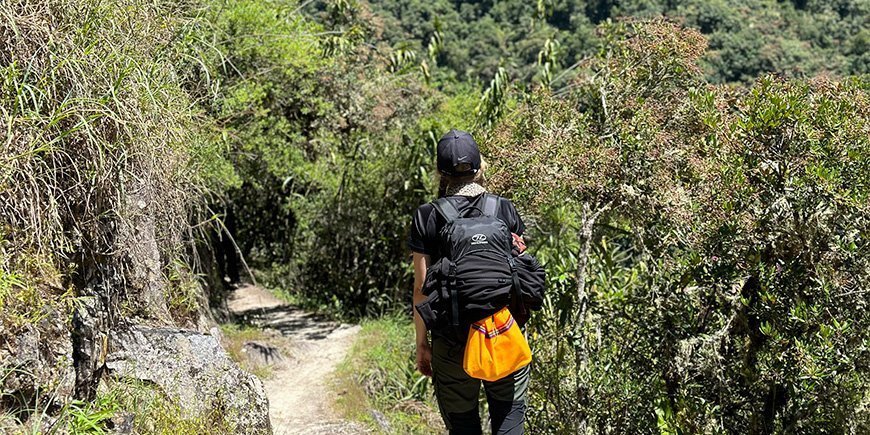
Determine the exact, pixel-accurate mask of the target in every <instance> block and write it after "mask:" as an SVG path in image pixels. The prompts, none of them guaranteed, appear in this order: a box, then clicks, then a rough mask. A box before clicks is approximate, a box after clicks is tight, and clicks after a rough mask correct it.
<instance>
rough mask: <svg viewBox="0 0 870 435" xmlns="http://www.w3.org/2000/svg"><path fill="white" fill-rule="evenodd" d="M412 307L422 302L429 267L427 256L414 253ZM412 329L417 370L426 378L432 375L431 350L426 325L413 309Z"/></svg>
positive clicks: (424, 297)
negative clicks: (415, 331) (414, 332)
mask: <svg viewBox="0 0 870 435" xmlns="http://www.w3.org/2000/svg"><path fill="white" fill-rule="evenodd" d="M413 261H414V305H417V304H419V303H420V302H423V301H424V300H425V299H426V296H423V283H424V282H425V281H426V268H427V267H429V261H430V259H429V256H428V255H425V254H420V253H419V252H414V256H413ZM414 328H415V329H416V330H417V340H416V343H417V370H419V371H420V373H423V374H424V375H426V376H430V375H431V374H432V369H431V366H430V365H429V364H430V361H431V359H432V350H431V347H430V346H429V339H428V338H427V337H426V325H425V324H424V323H423V318H421V317H420V314H418V313H417V309H416V308H414Z"/></svg>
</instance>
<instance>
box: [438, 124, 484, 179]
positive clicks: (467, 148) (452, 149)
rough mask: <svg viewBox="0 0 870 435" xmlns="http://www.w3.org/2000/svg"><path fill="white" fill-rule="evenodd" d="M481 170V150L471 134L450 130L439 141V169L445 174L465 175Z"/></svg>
mask: <svg viewBox="0 0 870 435" xmlns="http://www.w3.org/2000/svg"><path fill="white" fill-rule="evenodd" d="M479 170H480V150H479V149H478V148H477V142H475V141H474V138H473V137H471V135H470V134H468V133H467V132H464V131H461V130H456V129H453V130H450V131H448V132H447V134H445V135H444V136H442V137H441V140H439V141H438V171H439V172H441V173H442V174H444V175H450V176H454V177H463V176H467V175H474V174H476V173H477V171H479Z"/></svg>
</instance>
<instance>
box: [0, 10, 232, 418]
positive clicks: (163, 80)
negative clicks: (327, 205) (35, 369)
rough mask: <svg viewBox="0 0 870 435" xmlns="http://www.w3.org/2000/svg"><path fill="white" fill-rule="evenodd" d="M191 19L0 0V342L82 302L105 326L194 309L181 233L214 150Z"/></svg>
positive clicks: (173, 316)
mask: <svg viewBox="0 0 870 435" xmlns="http://www.w3.org/2000/svg"><path fill="white" fill-rule="evenodd" d="M191 10H192V7H191V4H188V3H187V2H185V1H182V2H173V1H169V0H157V1H151V0H28V1H25V0H7V1H2V2H0V47H2V48H0V132H2V133H0V143H2V148H0V342H3V341H4V339H5V338H7V337H9V336H11V335H14V334H16V331H18V329H19V328H21V327H22V326H24V325H27V324H30V325H36V327H38V328H42V326H40V325H41V323H43V322H41V320H43V319H45V318H46V316H47V313H60V314H61V315H62V316H68V315H69V314H70V313H71V312H72V308H73V306H74V302H75V301H76V300H78V299H79V298H83V297H88V298H90V297H94V298H97V299H99V300H101V301H104V302H103V303H104V304H105V306H103V307H102V308H101V309H102V310H103V311H106V312H104V313H101V315H105V316H107V317H108V318H109V319H118V318H120V317H122V316H123V317H124V318H125V319H129V318H130V316H138V317H142V318H152V319H158V320H159V321H162V322H172V321H176V322H178V321H180V320H184V319H191V318H194V317H195V316H194V314H196V313H197V312H198V310H201V309H202V304H203V298H202V291H201V289H200V288H199V286H198V284H197V282H196V281H197V276H196V275H195V273H194V272H193V271H192V270H193V268H192V267H191V266H189V265H190V264H191V263H192V262H193V261H192V259H191V258H190V257H189V253H190V252H192V251H193V250H192V249H191V243H192V241H193V239H194V234H193V232H194V229H193V228H192V226H191V225H190V224H191V222H195V221H198V219H199V217H200V216H203V215H204V213H203V209H204V208H205V207H204V203H205V201H206V199H207V197H208V195H209V190H208V187H207V186H208V185H210V183H213V182H217V181H215V180H217V178H218V177H220V175H215V173H213V172H209V171H211V169H210V168H220V167H221V162H222V157H221V155H220V154H219V153H216V152H213V150H214V148H213V146H214V145H213V141H212V138H211V137H210V136H211V135H212V130H211V126H212V124H210V121H208V120H207V118H205V117H204V116H203V115H201V114H200V113H199V111H198V109H197V106H196V104H194V101H192V99H191V97H190V94H189V92H188V90H187V89H185V78H184V77H185V75H186V74H187V73H186V72H185V71H187V70H188V69H187V68H188V66H189V63H192V62H195V61H194V60H191V59H190V58H189V53H188V52H187V51H186V50H187V48H186V47H187V46H186V45H185V43H184V42H185V41H184V38H185V35H187V34H188V32H187V30H186V27H185V26H188V25H191V24H192V23H194V22H195V21H196V19H195V18H188V17H189V15H190V11H191ZM200 228H201V227H200ZM155 283H157V284H155ZM155 289H156V292H158V293H162V294H161V297H162V298H163V299H164V300H165V305H166V307H163V308H162V310H163V312H165V313H169V314H167V315H166V316H162V317H161V316H157V315H155V314H154V313H156V312H159V310H157V309H155V308H154V305H156V304H154V303H153V301H154V299H153V298H149V297H144V296H143V295H144V293H145V292H146V291H151V292H154V291H155ZM122 309H123V310H124V312H123V313H122V312H121V311H122ZM52 315H54V314H52ZM62 320H63V318H62ZM113 321H114V320H113ZM65 322H66V323H65V324H66V325H69V323H70V322H68V321H65ZM3 352H6V350H4V351H3ZM8 352H12V353H14V352H15V350H14V349H9V350H8ZM2 355H5V353H2V352H0V356H2ZM0 368H4V367H0ZM0 384H2V382H0ZM3 391H4V393H5V392H6V390H5V388H4V390H3ZM40 400H41V401H42V402H40V403H37V406H38V407H42V406H44V403H43V402H45V403H50V402H51V401H52V400H53V399H52V398H50V397H45V398H43V397H42V396H40ZM0 411H4V410H2V409H0ZM5 411H10V412H14V411H15V410H5Z"/></svg>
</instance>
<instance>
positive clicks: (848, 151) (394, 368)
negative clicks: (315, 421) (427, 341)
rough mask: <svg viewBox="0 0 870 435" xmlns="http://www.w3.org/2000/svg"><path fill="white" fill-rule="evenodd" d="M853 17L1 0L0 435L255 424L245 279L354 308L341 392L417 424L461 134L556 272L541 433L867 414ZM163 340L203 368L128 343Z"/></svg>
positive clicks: (742, 6)
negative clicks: (453, 141)
mask: <svg viewBox="0 0 870 435" xmlns="http://www.w3.org/2000/svg"><path fill="white" fill-rule="evenodd" d="M868 17H870V3H868V2H867V1H862V0H843V1H836V2H821V1H793V2H790V1H768V0H752V1H746V2H729V1H683V0H679V1H631V2H615V1H595V2H591V1H590V2H579V1H578V2H573V1H547V0H541V1H537V2H527V1H514V0H511V1H500V2H486V1H484V2H460V1H443V0H437V1H430V2H426V1H416V0H404V1H374V0H372V1H371V2H362V1H359V2H358V1H353V0H327V1H314V2H296V1H288V0H241V1H233V0H191V1H186V2H181V3H178V2H170V1H163V0H161V1H144V0H125V1H115V0H85V1H74V2H71V1H66V0H13V1H9V2H4V3H0V47H2V49H0V131H2V134H0V142H2V143H3V145H4V147H3V149H2V151H0V266H2V269H0V343H3V345H2V346H0V387H2V391H0V431H8V432H12V433H17V432H27V433H38V432H44V433H66V432H70V433H103V432H105V431H108V430H109V429H111V428H113V427H115V425H116V424H118V423H117V421H118V420H117V419H118V418H119V416H120V417H123V418H127V417H125V416H130V415H133V416H135V417H130V418H131V420H130V421H132V422H133V423H131V424H132V425H133V426H134V427H135V432H138V433H167V432H176V433H233V432H238V433H268V432H269V431H270V428H269V426H268V415H265V416H264V414H263V412H264V406H265V405H264V402H265V393H263V392H262V385H261V384H260V383H258V380H257V379H256V378H255V377H254V376H253V375H250V374H248V373H246V372H244V371H242V370H240V369H239V368H238V367H236V366H235V363H233V362H232V361H230V360H229V358H228V357H226V356H225V355H224V354H223V353H220V352H215V351H214V349H218V348H219V347H220V346H219V344H218V342H219V341H220V340H222V338H219V337H220V335H221V334H220V332H219V331H218V332H215V331H216V328H214V327H215V326H216V325H218V324H220V323H225V322H231V321H233V320H234V319H233V318H232V316H231V314H230V313H229V312H228V310H227V297H228V294H229V292H230V291H231V290H232V289H233V288H234V287H235V286H237V285H239V284H241V283H246V282H252V281H256V282H258V283H259V284H261V285H262V286H264V287H268V288H269V289H270V290H271V291H273V292H274V293H275V294H277V295H279V296H281V297H282V298H284V299H286V300H289V301H291V302H293V303H295V304H297V305H300V306H303V307H305V308H307V309H311V310H316V311H318V312H319V313H320V314H323V315H327V316H331V317H333V318H339V319H343V320H345V321H357V320H360V319H365V320H364V324H363V338H362V339H361V340H360V341H359V342H358V343H357V345H356V346H355V347H354V351H353V352H352V354H351V355H350V356H349V358H348V360H347V361H346V362H345V364H344V366H343V368H342V369H341V370H340V379H339V380H338V381H337V384H338V385H339V387H337V388H341V392H340V394H339V393H336V396H337V397H339V401H342V400H343V401H344V402H343V404H342V405H341V406H342V409H344V412H345V413H346V414H347V416H349V417H353V418H358V419H361V420H363V421H364V422H367V423H369V424H371V425H372V427H373V428H375V429H376V430H382V431H386V430H387V429H385V428H390V429H389V430H390V431H393V432H396V433H408V432H420V433H428V432H431V431H432V430H433V425H434V426H437V425H439V424H440V423H439V421H438V420H437V408H436V407H435V405H434V403H433V401H432V390H431V388H430V387H429V386H430V383H429V381H428V380H427V379H426V378H425V377H423V376H422V375H420V374H419V373H417V372H415V370H414V339H413V329H412V328H411V327H410V323H411V320H410V316H409V314H410V300H411V285H412V276H413V275H412V271H411V268H410V263H409V258H408V257H409V252H408V249H407V247H406V238H407V234H408V227H409V224H410V220H411V214H412V212H413V211H414V209H415V208H416V207H417V206H418V205H420V204H422V203H424V202H426V201H429V200H431V199H433V198H434V196H435V192H436V179H435V176H434V166H435V165H434V146H435V141H436V140H437V138H438V137H439V136H440V135H441V134H443V133H444V132H445V131H447V130H448V129H450V128H458V129H463V130H468V131H471V132H472V133H473V134H474V136H475V138H477V140H478V142H480V144H481V146H482V150H483V152H484V155H485V157H486V159H487V160H488V162H489V169H488V172H487V179H488V185H487V187H488V188H489V189H490V190H491V191H493V192H496V193H499V194H503V195H505V196H507V197H509V198H511V199H512V200H513V202H514V203H515V204H516V205H517V208H518V209H519V211H520V213H521V214H522V216H523V218H524V220H525V221H526V223H527V226H528V230H527V241H528V245H529V249H530V252H531V253H532V254H534V255H536V256H537V257H538V258H539V259H540V260H541V261H542V262H543V264H544V266H545V267H546V270H547V273H548V289H547V297H546V301H545V303H544V308H543V310H541V311H539V312H536V313H535V314H534V316H533V318H532V319H531V322H530V323H529V326H528V331H527V332H528V336H529V340H530V344H531V346H532V348H533V351H534V362H533V366H532V384H531V387H530V388H531V389H530V392H529V403H528V406H529V411H528V416H527V417H528V421H527V423H526V425H527V426H526V427H527V429H528V430H529V431H530V432H531V433H660V434H677V433H731V432H736V433H752V434H767V433H783V434H785V433H854V434H858V433H867V432H870V316H868V315H867V310H868V309H870V306H868V305H870V293H868V291H867V289H868V288H870V122H868V121H870V116H868V115H870V97H868V90H870V81H868V75H867V72H868V68H870V58H868V44H870V33H868V30H867V29H868V25H867V24H868ZM234 328H236V326H234V325H231V326H230V327H228V328H225V329H226V330H229V331H233V330H236V329H234ZM131 337H132V338H131ZM173 343H174V344H173ZM178 343H181V344H178ZM185 343H194V344H196V343H200V345H199V347H198V346H196V345H188V344H185ZM202 343H206V345H203V344H202ZM221 344H224V345H225V346H226V344H225V342H223V343H221ZM167 346H168V347H167ZM172 346H177V347H172ZM209 346H211V347H209ZM179 349H181V350H179ZM203 349H205V350H203ZM197 351H199V352H204V353H205V355H206V356H207V357H206V356H203V355H202V354H194V355H192V356H191V355H188V353H189V352H197ZM161 352H163V353H161ZM170 355H171V356H172V357H170ZM216 355H217V356H216ZM184 358H189V359H188V360H185V359H184ZM203 360H206V361H208V362H209V364H212V366H198V365H196V364H199V362H201V361H203ZM155 361H157V362H159V363H160V364H158V363H155ZM167 361H168V362H167ZM179 361H181V362H179ZM188 361H199V362H197V363H196V364H193V363H189V362H188ZM215 361H217V362H215ZM164 362H167V364H169V365H168V366H167V367H170V368H172V367H176V369H172V371H171V373H173V374H179V375H178V376H179V377H180V378H181V379H182V380H183V381H184V382H186V383H182V384H180V385H182V386H181V387H179V384H173V383H172V382H170V381H169V380H171V379H175V378H176V376H166V375H165V373H160V374H158V375H155V374H153V373H143V372H141V371H140V372H135V370H134V373H132V374H130V373H128V372H127V371H123V370H122V368H125V367H126V368H130V367H139V368H142V367H152V366H154V367H156V366H161V364H162V363H164ZM172 364H176V365H175V366H173V365H172ZM179 364H180V367H182V368H183V369H180V368H177V367H179ZM194 366H196V369H191V368H190V367H194ZM210 367H211V368H210ZM214 367H217V369H214V370H217V373H219V375H215V376H212V377H209V376H205V375H200V373H215V372H214V371H210V370H212V369H213V368H214ZM226 373H230V374H231V375H226ZM227 379H231V380H232V382H234V383H233V384H232V388H228V387H227V384H226V382H227ZM192 391H194V392H199V391H205V393H202V394H201V395H199V396H196V395H194V396H191V395H190V394H192V393H190V392H192ZM190 397H194V398H195V399H196V401H197V402H196V406H191V403H188V402H190V400H189V399H190ZM433 415H436V417H434V420H433V417H432V416H433ZM264 419H265V420H264Z"/></svg>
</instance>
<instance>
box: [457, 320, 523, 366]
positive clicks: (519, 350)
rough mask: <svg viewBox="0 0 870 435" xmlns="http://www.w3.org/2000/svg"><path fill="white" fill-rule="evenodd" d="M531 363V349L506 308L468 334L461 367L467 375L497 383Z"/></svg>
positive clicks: (480, 322) (475, 323) (478, 324)
mask: <svg viewBox="0 0 870 435" xmlns="http://www.w3.org/2000/svg"><path fill="white" fill-rule="evenodd" d="M530 362H532V350H531V349H529V343H528V342H527V341H526V337H524V336H523V332H522V331H520V327H519V326H518V325H517V322H515V321H514V318H513V316H511V312H510V311H509V310H508V309H507V307H505V308H502V309H501V310H500V311H499V312H497V313H495V314H493V315H492V316H489V317H487V318H485V319H482V320H478V321H477V322H474V324H472V325H471V328H470V329H469V331H468V341H467V342H466V343H465V355H463V357H462V368H463V369H465V373H468V376H471V377H472V378H477V379H483V380H485V381H497V380H499V379H501V378H503V377H505V376H507V375H509V374H511V373H513V372H515V371H517V370H519V369H521V368H523V367H525V366H527V365H528V364H529V363H530Z"/></svg>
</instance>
